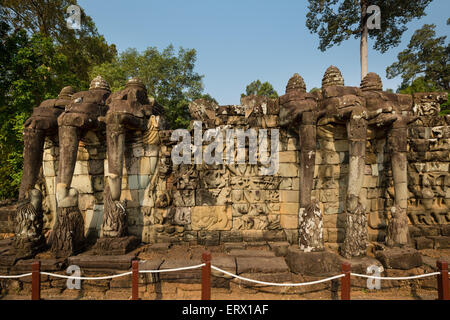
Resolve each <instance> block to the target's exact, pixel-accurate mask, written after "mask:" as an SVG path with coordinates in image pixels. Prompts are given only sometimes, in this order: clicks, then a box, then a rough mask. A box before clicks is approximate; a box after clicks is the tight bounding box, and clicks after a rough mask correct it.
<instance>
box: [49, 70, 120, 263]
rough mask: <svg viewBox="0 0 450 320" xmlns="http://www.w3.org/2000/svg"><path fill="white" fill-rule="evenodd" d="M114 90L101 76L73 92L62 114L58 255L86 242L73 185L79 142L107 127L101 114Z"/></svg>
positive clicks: (54, 234) (56, 233) (55, 237)
mask: <svg viewBox="0 0 450 320" xmlns="http://www.w3.org/2000/svg"><path fill="white" fill-rule="evenodd" d="M110 93H111V91H110V89H109V85H108V83H107V82H106V81H105V80H104V79H103V78H102V77H101V76H97V77H96V78H94V79H93V80H92V82H91V85H90V88H89V90H88V91H81V92H77V93H76V94H74V95H73V97H72V102H71V103H70V104H69V105H67V107H66V110H65V112H64V113H63V114H61V115H60V116H59V118H58V126H59V146H60V147H59V166H58V177H57V184H56V200H57V217H56V222H55V225H54V227H53V231H52V237H51V244H52V251H53V252H54V254H55V255H57V256H68V255H71V254H74V253H76V252H77V251H79V250H80V249H81V248H82V246H83V245H84V223H83V217H82V215H81V212H80V210H79V208H78V191H77V190H76V189H74V188H70V185H71V182H72V178H73V172H74V169H75V163H76V160H77V153H78V145H79V142H80V140H81V139H83V137H84V135H85V134H86V133H87V132H89V131H92V132H94V133H98V132H101V130H102V129H104V126H103V128H102V125H101V124H102V123H101V122H99V121H98V117H100V116H104V115H105V114H106V111H107V106H106V99H107V98H108V97H109V95H110Z"/></svg>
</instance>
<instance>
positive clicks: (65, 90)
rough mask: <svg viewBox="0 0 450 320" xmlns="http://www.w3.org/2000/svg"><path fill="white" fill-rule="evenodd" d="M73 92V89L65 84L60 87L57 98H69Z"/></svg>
mask: <svg viewBox="0 0 450 320" xmlns="http://www.w3.org/2000/svg"><path fill="white" fill-rule="evenodd" d="M74 93H75V90H74V89H73V88H72V87H71V86H67V87H64V88H62V89H61V92H60V93H59V94H58V98H59V99H64V98H66V99H70V98H71V97H72V95H73V94H74Z"/></svg>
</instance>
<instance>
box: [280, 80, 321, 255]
mask: <svg viewBox="0 0 450 320" xmlns="http://www.w3.org/2000/svg"><path fill="white" fill-rule="evenodd" d="M279 101H280V123H281V125H282V126H288V127H293V128H294V130H298V136H299V141H300V211H299V246H300V249H302V250H304V251H306V252H310V251H320V250H323V236H322V227H323V225H322V224H323V222H322V214H321V212H320V208H319V206H318V203H317V202H316V201H315V202H313V201H312V200H311V191H312V187H313V178H314V166H315V161H316V122H317V118H318V117H319V115H320V114H321V113H322V112H321V111H320V110H319V108H318V96H317V95H316V94H310V93H306V86H305V82H304V81H303V78H302V77H301V76H300V75H299V74H297V73H296V74H294V75H293V76H292V78H291V79H289V82H288V84H287V86H286V94H284V95H283V96H281V97H280V100H279Z"/></svg>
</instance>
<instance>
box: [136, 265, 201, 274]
mask: <svg viewBox="0 0 450 320" xmlns="http://www.w3.org/2000/svg"><path fill="white" fill-rule="evenodd" d="M203 266H205V263H202V264H198V265H196V266H189V267H181V268H174V269H162V270H139V273H161V272H173V271H182V270H190V269H197V268H200V267H203Z"/></svg>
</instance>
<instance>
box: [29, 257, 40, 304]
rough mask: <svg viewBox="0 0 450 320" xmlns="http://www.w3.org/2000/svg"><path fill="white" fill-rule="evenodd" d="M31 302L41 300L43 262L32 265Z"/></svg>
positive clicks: (35, 262)
mask: <svg viewBox="0 0 450 320" xmlns="http://www.w3.org/2000/svg"><path fill="white" fill-rule="evenodd" d="M31 300H41V262H40V261H34V262H33V264H32V265H31Z"/></svg>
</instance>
